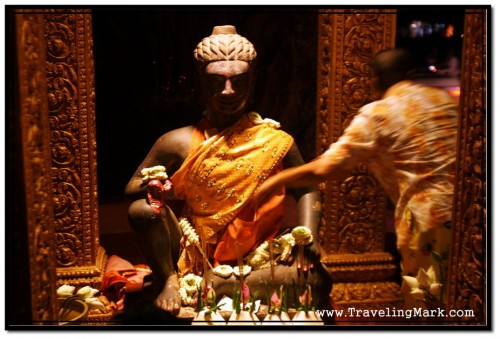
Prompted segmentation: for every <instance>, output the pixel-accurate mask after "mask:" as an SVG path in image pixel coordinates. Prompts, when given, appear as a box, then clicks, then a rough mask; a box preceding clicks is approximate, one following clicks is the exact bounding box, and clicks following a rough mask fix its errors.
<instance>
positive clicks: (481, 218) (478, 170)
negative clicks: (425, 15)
mask: <svg viewBox="0 0 500 339" xmlns="http://www.w3.org/2000/svg"><path fill="white" fill-rule="evenodd" d="M486 37H487V32H486V10H484V11H480V12H477V11H476V12H475V13H474V12H473V11H466V15H465V31H464V42H463V43H464V47H463V53H462V84H461V86H462V93H463V95H462V97H461V111H462V112H461V113H462V115H461V122H460V124H461V128H460V134H459V136H458V138H459V140H458V154H457V181H456V199H455V206H454V210H455V220H456V222H457V224H456V227H455V229H454V232H455V234H454V239H455V242H454V243H455V246H454V248H453V251H452V260H451V267H450V275H449V279H450V293H449V296H450V301H451V304H450V305H449V307H450V308H453V309H467V310H473V311H474V316H473V317H471V318H469V319H465V318H464V319H462V320H466V321H471V320H472V321H475V322H480V323H485V321H486V320H485V316H486V303H485V301H484V297H485V290H486V265H485V259H484V256H485V251H484V249H485V248H486V237H485V236H484V233H485V232H486V208H485V207H486V197H487V195H486V187H485V185H486V172H485V169H486V154H485V145H486V128H485V127H486V126H485V123H486V107H487V106H486V105H487V103H486V88H487V86H486V81H487V79H486V76H485V75H486V67H485V65H486V51H485V46H486Z"/></svg>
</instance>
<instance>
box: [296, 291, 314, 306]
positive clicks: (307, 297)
mask: <svg viewBox="0 0 500 339" xmlns="http://www.w3.org/2000/svg"><path fill="white" fill-rule="evenodd" d="M299 301H300V303H301V304H302V305H308V306H310V305H311V304H312V302H313V298H312V293H311V286H308V287H307V289H306V290H305V291H304V293H302V295H301V296H300V297H299Z"/></svg>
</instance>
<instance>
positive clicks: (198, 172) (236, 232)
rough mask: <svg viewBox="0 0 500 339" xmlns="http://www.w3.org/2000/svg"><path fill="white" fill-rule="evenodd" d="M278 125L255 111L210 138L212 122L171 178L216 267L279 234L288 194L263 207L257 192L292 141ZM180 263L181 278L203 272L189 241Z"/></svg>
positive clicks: (203, 126)
mask: <svg viewBox="0 0 500 339" xmlns="http://www.w3.org/2000/svg"><path fill="white" fill-rule="evenodd" d="M278 128H279V124H277V123H276V122H273V121H272V120H269V119H265V120H263V119H261V118H260V116H259V115H258V114H257V113H255V112H251V113H249V114H246V115H244V116H242V117H241V118H240V119H239V120H238V122H236V123H235V124H234V125H232V126H231V127H228V128H227V129H225V130H223V131H221V132H218V133H216V134H215V135H213V136H208V135H207V131H209V130H210V129H211V126H210V123H209V122H208V120H206V119H204V120H202V121H201V122H200V123H199V124H198V125H197V126H196V128H195V130H194V132H193V136H192V139H191V145H190V152H189V155H188V157H187V159H186V160H185V161H184V162H183V164H182V166H181V168H180V169H179V170H178V171H177V172H176V173H175V174H174V175H173V176H172V178H171V180H172V183H173V186H174V192H175V195H176V196H177V197H178V198H180V199H183V200H185V202H186V207H185V214H186V215H187V217H188V219H189V221H190V222H191V224H192V226H193V227H194V228H195V229H196V232H197V233H198V235H199V236H200V238H201V239H205V240H206V242H207V252H208V257H209V258H210V260H211V261H212V264H213V265H214V267H215V266H217V265H219V264H230V265H235V263H236V261H237V254H236V252H237V247H236V242H238V246H239V248H238V250H239V252H240V254H241V255H242V256H244V255H246V254H248V253H249V252H250V251H251V250H254V249H255V248H256V247H257V246H258V245H260V244H261V243H262V242H263V241H266V240H269V239H272V238H274V237H275V236H276V234H277V233H278V231H279V229H280V227H281V224H282V220H283V214H284V198H285V191H284V189H283V190H282V192H281V193H280V194H278V195H276V196H274V197H273V198H272V199H270V200H269V201H268V202H266V203H265V204H264V205H262V206H256V204H255V202H254V200H253V198H252V197H253V193H254V192H255V190H256V189H257V188H258V187H259V186H260V184H261V183H262V182H263V181H264V180H265V179H266V178H267V177H269V176H271V175H273V174H276V173H277V172H279V171H280V170H281V169H282V160H283V158H284V156H285V155H286V153H287V152H288V150H289V149H290V147H291V146H292V144H293V138H292V137H291V136H290V135H289V134H287V133H286V132H284V131H281V130H279V129H278ZM181 242H182V243H181V246H182V247H183V250H182V253H181V255H180V257H179V261H178V270H179V275H180V276H183V275H185V274H187V273H196V274H199V273H201V272H202V267H203V261H202V258H203V257H202V255H201V253H200V251H199V249H198V248H196V247H195V246H193V245H189V243H187V242H186V239H185V237H183V240H182V241H181Z"/></svg>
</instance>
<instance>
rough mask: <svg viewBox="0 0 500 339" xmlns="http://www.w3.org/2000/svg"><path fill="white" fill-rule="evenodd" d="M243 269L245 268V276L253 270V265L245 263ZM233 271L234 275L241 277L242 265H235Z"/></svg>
mask: <svg viewBox="0 0 500 339" xmlns="http://www.w3.org/2000/svg"><path fill="white" fill-rule="evenodd" d="M242 270H243V275H244V276H245V275H248V274H250V272H251V271H252V267H250V266H248V265H243V267H242ZM233 273H234V275H236V276H237V277H239V276H240V267H239V266H235V267H233Z"/></svg>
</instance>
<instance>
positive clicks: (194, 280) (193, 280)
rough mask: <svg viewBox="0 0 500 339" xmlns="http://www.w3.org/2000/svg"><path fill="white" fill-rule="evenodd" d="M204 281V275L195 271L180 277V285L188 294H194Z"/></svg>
mask: <svg viewBox="0 0 500 339" xmlns="http://www.w3.org/2000/svg"><path fill="white" fill-rule="evenodd" d="M202 281H203V278H202V277H200V276H197V275H196V274H193V273H189V274H186V275H185V276H184V277H182V278H180V279H179V285H180V287H182V288H184V290H185V291H186V293H187V294H193V293H195V292H196V291H198V287H199V286H200V284H201V282H202Z"/></svg>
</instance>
